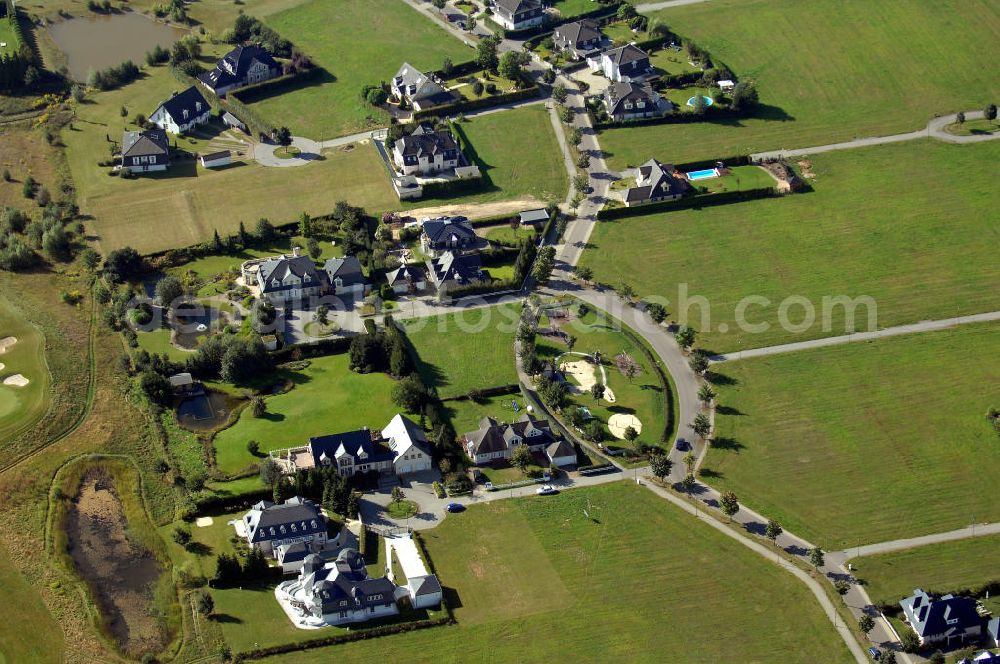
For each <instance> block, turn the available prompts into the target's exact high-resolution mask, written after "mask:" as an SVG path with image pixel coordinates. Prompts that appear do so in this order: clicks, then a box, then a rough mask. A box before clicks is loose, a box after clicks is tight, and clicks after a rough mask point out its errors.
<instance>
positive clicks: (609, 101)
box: [604, 81, 673, 122]
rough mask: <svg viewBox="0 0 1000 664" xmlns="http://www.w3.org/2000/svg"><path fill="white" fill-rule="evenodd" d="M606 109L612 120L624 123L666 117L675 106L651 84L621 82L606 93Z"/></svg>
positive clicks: (609, 87) (609, 88)
mask: <svg viewBox="0 0 1000 664" xmlns="http://www.w3.org/2000/svg"><path fill="white" fill-rule="evenodd" d="M604 108H605V110H607V112H608V117H610V118H611V119H612V120H614V121H615V122H623V121H626V120H637V119H639V118H656V117H660V116H662V115H666V114H667V113H669V112H670V111H671V110H672V109H673V104H672V103H670V101H668V100H666V99H664V98H663V97H661V96H660V95H659V94H658V93H657V92H656V91H654V90H653V88H652V87H651V86H650V85H649V83H635V82H633V81H619V82H618V83H614V84H612V85H609V86H608V88H607V89H606V90H605V91H604Z"/></svg>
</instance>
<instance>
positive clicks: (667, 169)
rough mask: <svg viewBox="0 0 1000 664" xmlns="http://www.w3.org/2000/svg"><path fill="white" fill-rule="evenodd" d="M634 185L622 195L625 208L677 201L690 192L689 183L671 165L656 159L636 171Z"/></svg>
mask: <svg viewBox="0 0 1000 664" xmlns="http://www.w3.org/2000/svg"><path fill="white" fill-rule="evenodd" d="M635 184H636V186H634V187H630V188H628V189H626V190H625V193H624V194H623V195H622V201H623V202H624V203H625V207H634V206H636V205H648V204H650V203H659V202H660V201H673V200H677V199H678V198H680V197H681V196H683V195H684V194H686V193H688V192H689V191H691V190H692V188H691V183H690V182H688V181H687V179H686V178H685V177H684V176H683V175H682V174H681V173H680V172H678V171H677V169H676V168H675V167H674V165H673V164H663V163H660V162H659V161H657V160H656V159H650V160H649V161H647V162H646V163H645V164H643V165H642V166H640V167H639V168H638V169H636V176H635Z"/></svg>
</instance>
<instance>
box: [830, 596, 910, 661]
mask: <svg viewBox="0 0 1000 664" xmlns="http://www.w3.org/2000/svg"><path fill="white" fill-rule="evenodd" d="M841 594H843V593H841ZM899 643H900V645H901V646H903V652H909V653H914V652H917V651H918V650H920V638H919V637H918V636H917V633H916V632H914V631H913V630H912V629H909V628H907V629H904V630H903V633H902V634H900V635H899Z"/></svg>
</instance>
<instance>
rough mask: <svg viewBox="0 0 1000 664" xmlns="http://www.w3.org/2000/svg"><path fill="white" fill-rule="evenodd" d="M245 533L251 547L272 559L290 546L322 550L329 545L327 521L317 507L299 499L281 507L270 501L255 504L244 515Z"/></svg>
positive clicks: (282, 504) (289, 500) (297, 497)
mask: <svg viewBox="0 0 1000 664" xmlns="http://www.w3.org/2000/svg"><path fill="white" fill-rule="evenodd" d="M243 531H244V536H245V537H246V540H247V544H249V545H250V546H251V547H253V548H255V549H259V550H260V551H261V552H263V553H265V554H268V555H274V553H275V549H276V548H277V547H279V546H282V545H286V544H295V543H298V542H303V543H305V544H307V545H309V546H310V547H319V548H321V547H322V546H323V545H324V544H325V543H326V541H327V536H326V517H325V516H323V513H322V512H321V511H320V508H319V506H318V505H317V504H316V503H314V502H312V501H311V500H307V499H305V498H300V497H299V496H295V497H294V498H289V499H288V500H286V501H285V502H283V503H281V504H280V505H275V504H274V503H272V502H270V501H267V500H262V501H260V502H259V503H257V504H255V505H254V506H253V507H252V508H250V511H249V512H247V513H246V514H245V515H243Z"/></svg>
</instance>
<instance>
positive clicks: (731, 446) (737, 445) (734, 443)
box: [712, 436, 746, 454]
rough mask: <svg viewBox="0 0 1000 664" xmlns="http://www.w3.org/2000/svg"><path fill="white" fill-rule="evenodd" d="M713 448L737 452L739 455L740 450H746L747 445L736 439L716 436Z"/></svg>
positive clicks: (713, 440)
mask: <svg viewBox="0 0 1000 664" xmlns="http://www.w3.org/2000/svg"><path fill="white" fill-rule="evenodd" d="M712 447H713V448H715V449H717V450H726V451H729V452H736V453H737V454H739V453H740V450H743V449H746V445H744V444H743V443H741V442H740V441H738V440H736V439H735V438H729V437H727V436H716V437H715V438H713V439H712Z"/></svg>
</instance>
